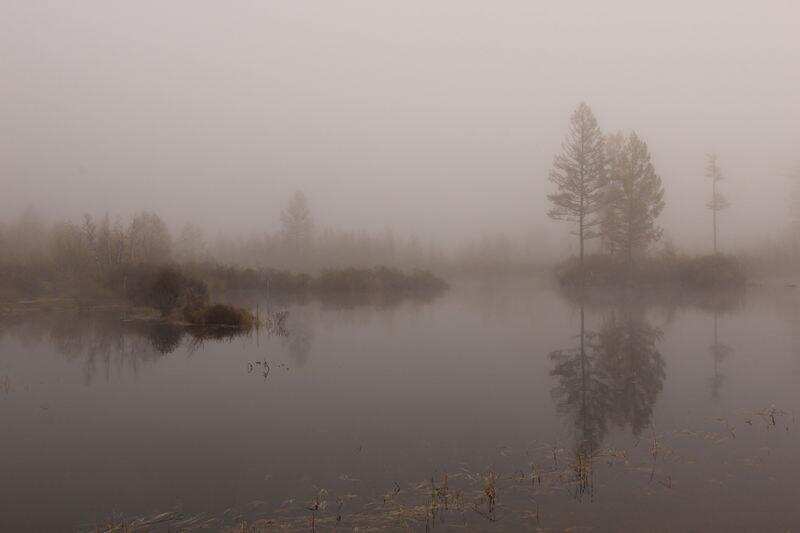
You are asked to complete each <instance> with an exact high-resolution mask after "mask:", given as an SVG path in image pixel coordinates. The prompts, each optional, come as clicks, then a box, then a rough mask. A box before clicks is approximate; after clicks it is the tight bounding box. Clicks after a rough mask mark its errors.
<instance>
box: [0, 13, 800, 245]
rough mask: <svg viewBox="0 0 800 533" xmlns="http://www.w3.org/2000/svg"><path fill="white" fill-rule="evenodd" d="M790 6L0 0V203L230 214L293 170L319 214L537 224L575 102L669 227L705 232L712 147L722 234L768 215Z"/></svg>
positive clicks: (780, 212) (786, 122) (798, 121)
mask: <svg viewBox="0 0 800 533" xmlns="http://www.w3.org/2000/svg"><path fill="white" fill-rule="evenodd" d="M798 27H800V3H798V2H796V1H793V0H782V1H779V0H766V1H760V2H755V1H748V2H737V1H731V0H728V1H703V0H694V1H683V0H680V1H669V2H666V1H664V2H642V1H641V0H639V1H618V0H615V1H602V2H564V1H559V2H546V3H545V2H537V1H533V0H527V1H506V2H501V1H498V2H486V1H472V0H447V1H430V0H428V1H424V2H423V1H409V0H405V1H402V2H399V1H398V2H389V1H376V0H359V1H347V0H342V1H335V2H334V1H319V2H310V1H298V0H294V1H286V2H283V1H281V2H278V1H260V2H257V1H229V2H220V1H217V0H215V1H206V0H203V1H200V0H181V1H178V0H169V1H163V0H161V1H150V0H145V1H143V0H137V1H129V0H126V1H117V0H81V1H79V2H70V1H67V0H61V1H36V0H24V1H22V0H0V124H2V131H3V135H2V142H0V185H1V186H2V190H1V191H0V209H2V217H0V218H8V217H9V216H13V215H15V214H16V213H17V212H18V211H19V210H20V209H21V208H24V206H25V205H27V204H35V205H36V206H37V208H38V209H39V211H40V212H43V213H49V214H52V215H53V216H59V217H60V216H77V215H79V214H80V213H82V212H84V211H88V212H92V213H97V214H102V213H103V212H105V211H110V212H111V213H122V214H128V213H129V212H130V211H131V210H132V209H139V208H147V209H154V210H157V211H158V212H160V213H161V214H162V215H163V216H164V217H165V218H166V219H167V220H168V221H169V222H170V223H172V224H176V225H177V224H181V223H183V222H184V221H186V220H189V219H194V220H198V221H200V222H201V223H202V224H203V225H205V226H207V227H209V228H211V227H221V228H225V229H226V230H230V231H245V232H250V231H253V230H259V229H274V228H275V226H276V224H277V220H278V214H279V211H280V208H281V207H282V206H283V205H284V204H285V203H286V201H287V199H288V197H289V195H290V194H291V192H292V191H294V190H295V189H303V190H305V191H306V193H307V194H308V195H309V198H310V200H311V203H312V208H313V209H314V211H315V213H316V217H317V219H318V220H319V222H320V224H322V225H333V226H339V227H343V228H349V229H357V228H364V229H368V230H382V229H383V228H385V227H387V226H389V227H393V228H394V229H395V230H397V231H398V232H401V233H410V232H415V233H417V234H419V235H420V236H427V235H433V236H436V237H440V238H442V237H459V238H460V237H464V236H469V235H473V234H482V233H491V232H495V231H507V232H511V233H514V234H520V233H524V232H526V231H528V230H531V229H533V230H535V229H536V228H538V227H542V226H543V225H544V226H546V227H547V228H553V227H557V226H556V225H555V224H554V223H552V222H549V221H548V220H547V218H546V215H545V211H546V209H547V202H546V198H545V194H546V193H547V192H549V191H551V190H552V187H551V185H550V184H549V183H548V181H547V174H548V170H549V168H550V164H551V162H552V158H553V155H554V154H555V153H556V152H557V151H558V149H559V146H560V143H561V140H562V137H563V135H564V134H565V132H566V129H567V122H568V118H569V115H570V113H571V112H572V110H573V109H574V108H575V107H576V105H577V104H578V103H579V102H580V101H581V100H586V101H587V102H588V103H589V104H590V105H591V106H592V108H593V109H594V111H595V113H596V114H597V116H598V119H599V121H600V125H601V126H602V127H603V128H604V129H605V130H617V129H635V130H637V132H638V133H639V134H640V135H641V136H642V137H644V138H645V139H646V140H647V142H648V144H649V146H650V148H651V150H652V152H653V154H654V158H655V164H656V168H657V170H658V171H659V173H660V174H661V176H662V178H663V180H664V185H665V188H666V191H667V208H666V209H665V211H664V214H663V215H662V222H663V225H664V226H665V228H666V229H667V232H668V233H669V234H670V235H672V236H673V237H674V240H675V241H676V243H678V244H683V245H685V246H689V247H691V246H694V245H695V244H696V243H698V242H708V240H709V239H710V235H711V225H710V220H709V217H710V214H709V213H708V212H707V211H705V209H704V204H705V202H706V200H707V199H708V198H707V194H706V193H707V189H708V183H707V181H706V180H705V179H704V178H703V166H704V157H703V156H704V153H705V152H707V151H709V150H716V151H717V152H718V153H719V156H720V163H721V165H722V167H723V170H724V171H725V173H726V176H727V178H728V180H727V181H726V182H724V183H723V185H722V188H723V192H724V193H725V194H726V195H727V196H728V198H729V199H730V201H731V203H732V204H733V207H732V208H731V209H730V210H729V211H728V212H726V213H725V214H724V215H723V216H722V222H721V230H720V232H721V237H720V238H721V242H722V243H723V246H724V245H728V246H734V245H736V244H743V243H744V242H746V241H752V240H753V239H755V238H757V237H762V236H764V235H767V234H770V233H774V227H775V226H776V225H782V224H783V223H784V217H785V202H784V197H785V194H786V184H785V182H784V179H783V178H781V177H780V172H781V171H782V170H783V169H784V168H785V167H786V166H788V165H789V164H790V163H792V162H793V161H794V160H797V159H800V154H799V153H798V139H799V138H800V31H799V30H798ZM698 193H701V194H702V197H699V196H697V194H698ZM734 228H735V235H734V231H733V229H734Z"/></svg>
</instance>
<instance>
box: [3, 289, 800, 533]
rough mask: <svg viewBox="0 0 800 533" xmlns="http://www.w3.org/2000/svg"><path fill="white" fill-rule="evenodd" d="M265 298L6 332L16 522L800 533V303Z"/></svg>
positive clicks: (56, 315)
mask: <svg viewBox="0 0 800 533" xmlns="http://www.w3.org/2000/svg"><path fill="white" fill-rule="evenodd" d="M231 298H234V297H231ZM236 299H238V300H240V301H241V300H242V299H241V298H236ZM245 303H246V304H247V305H250V306H253V307H255V305H256V299H255V298H252V297H251V299H250V300H247V301H245ZM258 306H259V309H260V310H261V311H262V312H264V311H266V310H268V309H288V311H289V315H288V319H287V320H286V323H285V325H284V327H282V328H273V329H271V330H266V329H265V330H262V331H259V332H258V333H253V334H252V335H247V336H242V337H235V338H230V339H213V338H201V337H198V336H196V335H192V334H191V333H186V332H182V331H181V330H179V329H176V328H172V327H168V326H163V325H161V326H152V325H149V326H148V325H142V324H136V323H131V322H126V321H124V320H123V319H122V317H120V316H117V315H115V314H111V313H105V314H100V313H98V312H96V311H84V312H47V313H42V312H36V313H27V314H24V315H21V316H15V317H14V318H5V319H2V320H0V432H2V433H1V435H2V436H1V437H0V473H2V476H0V530H2V531H21V530H35V531H84V530H85V531H94V530H95V528H96V527H97V528H98V529H99V530H103V529H104V527H108V526H109V525H113V524H121V523H123V522H124V523H126V524H129V525H130V524H131V523H134V524H139V525H140V527H141V529H140V530H142V531H145V530H147V531H150V530H157V531H176V530H179V529H180V528H181V527H183V528H185V529H192V528H197V529H206V530H221V529H225V528H233V527H238V526H239V525H240V524H241V523H242V522H246V523H247V524H250V525H253V524H255V525H258V526H270V527H278V526H280V527H286V528H290V529H291V528H294V529H300V530H310V529H312V528H315V529H319V530H329V529H333V528H337V529H341V530H352V529H353V528H354V527H359V528H363V529H369V528H386V529H411V530H417V531H419V530H431V529H434V528H438V529H442V530H449V529H457V528H458V529H464V528H466V529H470V530H474V529H477V530H497V531H504V530H521V529H536V528H541V529H545V530H550V529H554V530H563V529H565V528H568V527H577V528H579V529H583V528H586V529H592V530H598V531H613V530H649V531H653V530H658V531H661V530H663V531H671V530H695V531H709V530H718V531H730V530H750V531H785V530H794V529H798V528H800V506H798V505H797V502H798V496H797V495H798V491H800V453H798V450H800V426H798V424H797V421H796V419H795V413H796V411H797V409H798V407H799V406H800V291H798V290H796V289H789V288H782V287H776V288H772V289H770V288H752V289H751V288H748V290H747V291H746V292H745V293H743V294H737V295H722V296H720V295H704V296H702V297H699V296H696V295H695V296H692V297H685V296H681V295H677V294H672V293H666V294H658V295H654V294H648V295H644V294H640V293H626V294H617V295H598V294H593V295H588V296H586V295H585V296H582V297H578V296H576V295H565V294H563V293H562V292H560V291H559V290H558V289H557V288H554V287H551V286H549V285H548V284H547V283H545V282H543V281H538V280H534V279H517V280H506V281H503V282H496V283H475V282H461V283H455V284H454V286H453V288H452V289H451V290H450V291H449V292H448V293H446V294H444V295H443V296H440V297H438V298H433V299H426V300H420V299H414V298H412V299H395V300H390V301H386V300H380V301H375V300H372V301H353V300H352V299H351V300H349V301H341V300H336V299H331V300H317V299H312V300H308V301H305V302H287V303H283V304H282V303H279V302H274V301H272V302H270V301H266V300H264V299H262V300H261V301H259V302H258ZM137 520H138V522H137ZM238 530H239V529H237V531H238Z"/></svg>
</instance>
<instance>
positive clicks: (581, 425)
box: [550, 305, 666, 462]
mask: <svg viewBox="0 0 800 533" xmlns="http://www.w3.org/2000/svg"><path fill="white" fill-rule="evenodd" d="M662 335H663V334H662V332H661V330H660V329H658V328H656V327H654V326H652V325H651V324H650V323H649V322H648V321H647V320H646V318H645V316H644V313H643V312H642V310H641V309H637V308H632V307H630V306H623V307H621V308H618V309H613V310H612V311H610V312H609V313H608V314H607V315H606V316H605V317H604V319H603V322H602V326H601V328H600V330H599V331H598V332H593V331H587V330H586V318H585V309H584V306H583V305H581V306H580V332H579V334H578V343H577V347H576V348H573V349H569V350H556V351H554V352H552V353H551V354H550V358H551V360H553V361H554V362H555V368H554V369H553V370H552V372H551V374H552V375H553V376H554V377H556V378H557V380H558V382H557V385H556V387H555V388H554V389H553V398H554V399H555V400H556V404H557V409H558V412H559V414H562V415H564V416H568V417H569V418H570V420H571V422H572V425H573V428H574V432H575V434H574V441H575V453H576V455H577V456H578V458H579V462H581V461H583V460H585V458H586V457H591V456H592V455H594V454H595V453H596V452H597V451H598V450H599V448H600V446H601V445H602V442H603V439H604V438H605V435H606V433H607V431H608V426H609V423H614V424H616V425H617V426H619V427H630V429H631V431H632V433H633V434H634V435H636V436H640V435H641V433H642V431H643V430H644V429H645V428H647V427H648V426H650V424H651V420H652V416H653V406H654V405H655V401H656V399H657V398H658V395H659V393H660V392H661V390H662V387H663V382H664V378H665V376H666V374H665V371H664V366H665V364H664V358H663V357H662V355H661V353H660V352H659V351H658V348H657V345H658V342H659V341H660V340H661V338H662Z"/></svg>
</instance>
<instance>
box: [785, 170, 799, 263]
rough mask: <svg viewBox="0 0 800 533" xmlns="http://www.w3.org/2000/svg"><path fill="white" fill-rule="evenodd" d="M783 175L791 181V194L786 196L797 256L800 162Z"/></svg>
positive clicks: (790, 228)
mask: <svg viewBox="0 0 800 533" xmlns="http://www.w3.org/2000/svg"><path fill="white" fill-rule="evenodd" d="M783 175H784V176H785V177H787V178H789V180H790V184H789V187H790V189H789V194H788V195H787V196H786V200H787V202H788V206H787V207H788V208H789V231H790V238H791V239H792V243H793V244H794V248H795V254H797V251H798V248H800V162H799V163H796V164H795V166H794V167H793V168H791V169H789V170H788V171H786V172H784V173H783Z"/></svg>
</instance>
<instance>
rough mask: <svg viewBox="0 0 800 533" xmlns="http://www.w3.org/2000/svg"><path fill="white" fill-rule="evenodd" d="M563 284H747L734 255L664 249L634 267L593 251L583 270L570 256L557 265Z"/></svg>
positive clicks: (706, 286)
mask: <svg viewBox="0 0 800 533" xmlns="http://www.w3.org/2000/svg"><path fill="white" fill-rule="evenodd" d="M556 276H557V278H558V280H559V282H560V283H561V284H562V285H569V286H578V285H580V284H581V279H582V278H583V279H584V280H585V283H586V285H587V286H594V287H602V286H616V285H624V284H629V283H634V284H637V285H664V284H678V285H682V286H685V287H688V288H693V289H712V288H726V287H737V286H742V285H744V283H745V281H746V279H747V276H746V272H745V269H744V267H743V265H742V263H741V262H740V261H739V260H738V259H737V258H736V257H734V256H730V255H723V254H711V255H700V256H683V255H677V254H673V253H663V254H659V255H655V256H650V257H644V258H640V259H639V260H638V261H637V262H636V263H635V264H634V267H633V270H632V271H631V270H630V269H629V267H628V265H627V263H626V262H625V261H620V260H617V259H616V258H614V257H613V256H610V255H590V256H586V258H585V259H584V266H583V270H581V266H580V263H579V261H578V259H577V258H570V259H568V260H567V261H565V262H563V263H562V264H561V265H559V266H558V267H557V269H556Z"/></svg>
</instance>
